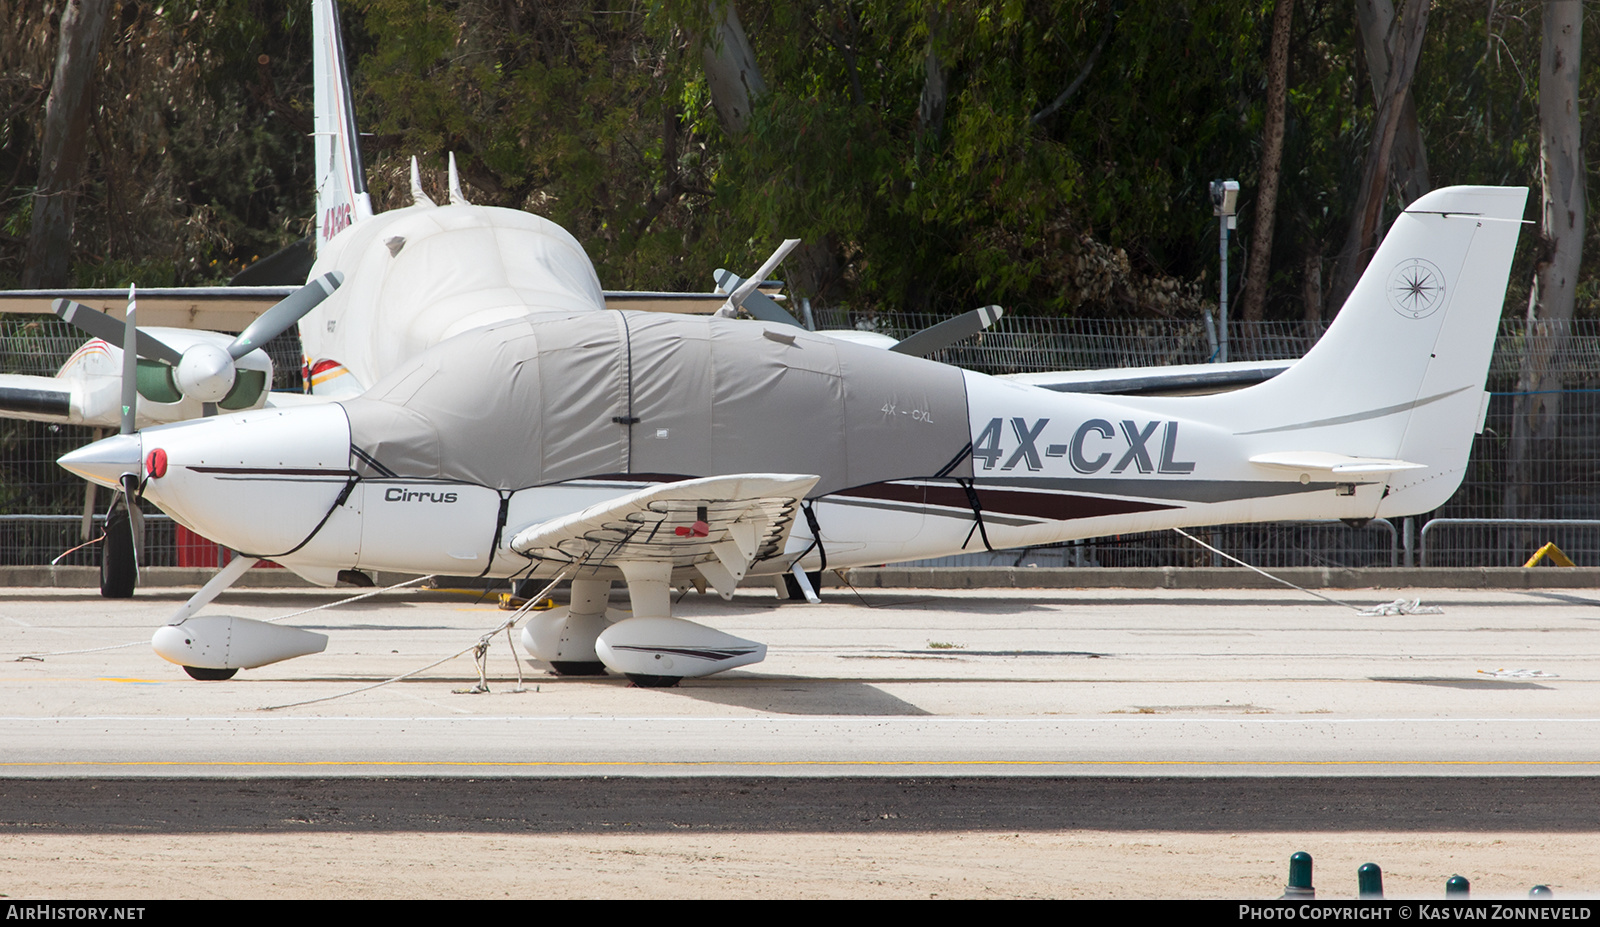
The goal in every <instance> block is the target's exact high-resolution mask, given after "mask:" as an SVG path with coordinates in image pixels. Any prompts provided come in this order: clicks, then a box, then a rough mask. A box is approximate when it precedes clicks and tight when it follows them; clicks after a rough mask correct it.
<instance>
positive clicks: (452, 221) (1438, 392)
mask: <svg viewBox="0 0 1600 927" xmlns="http://www.w3.org/2000/svg"><path fill="white" fill-rule="evenodd" d="M315 9H316V15H315V20H314V21H315V23H316V24H317V44H318V50H317V69H318V76H319V88H320V87H321V86H322V85H323V83H325V82H326V83H328V84H329V85H330V86H337V87H339V88H341V91H342V92H339V93H335V94H328V95H324V94H323V93H321V92H319V95H318V109H317V118H318V127H319V134H318V139H317V140H318V152H317V167H318V176H319V188H318V215H319V218H318V223H319V225H318V236H317V237H318V242H319V247H318V252H317V259H316V264H315V266H314V268H313V270H312V276H313V278H319V277H325V276H327V275H338V277H339V278H341V279H342V281H343V285H342V286H339V287H338V288H337V289H336V290H335V291H334V292H333V293H332V294H331V295H329V296H327V298H325V299H323V300H322V301H321V302H319V303H318V304H317V305H315V306H314V307H313V308H311V309H310V310H309V311H308V312H307V313H306V314H305V315H304V317H303V318H302V319H301V321H300V329H301V338H302V341H303V343H304V345H305V352H306V355H307V357H308V358H320V359H325V360H337V362H338V363H337V365H336V366H337V368H338V369H335V367H327V368H325V369H324V370H323V373H324V374H331V375H330V376H326V377H325V379H324V380H323V381H320V382H319V383H318V384H317V388H316V389H315V391H314V393H313V395H312V396H309V397H302V398H301V399H300V400H299V401H298V402H296V403H295V404H294V405H292V406H291V405H287V404H286V405H285V407H281V408H264V409H254V410H247V411H241V412H238V413H236V414H232V415H227V416H218V417H215V418H202V419H198V420H193V421H188V422H182V423H177V424H168V425H157V426H154V427H149V428H145V429H143V430H142V431H139V432H137V433H128V434H122V435H118V436H117V437H113V438H108V439H105V440H103V441H100V442H97V443H95V444H92V445H90V446H88V447H85V448H83V449H81V450H78V451H75V452H73V453H71V454H68V455H67V456H65V457H63V458H62V459H61V464H62V465H63V466H64V467H66V468H67V469H69V470H71V471H73V472H75V473H77V474H80V475H82V476H84V477H85V478H87V479H90V480H92V481H94V482H96V483H99V484H101V485H106V486H112V487H123V488H124V491H125V492H130V491H131V492H142V495H143V498H144V499H147V500H149V501H152V502H154V503H155V504H156V505H158V506H160V507H161V508H162V509H163V510H164V511H166V512H167V513H169V514H170V515H171V516H172V517H173V518H174V519H175V520H176V521H178V522H179V523H180V524H183V525H185V526H187V527H189V528H190V529H192V530H194V531H197V532H199V533H201V534H204V535H206V536H208V537H211V538H214V539H216V540H218V541H220V542H221V543H224V544H226V545H228V546H229V547H232V548H234V549H235V550H238V551H240V552H241V554H242V556H241V557H239V558H237V559H236V560H234V561H233V562H232V563H231V564H230V565H229V566H228V567H227V568H226V569H225V570H224V571H223V572H222V573H220V574H219V575H218V577H217V578H216V579H215V580H213V581H212V583H210V584H208V586H207V587H206V589H203V590H201V592H200V593H198V594H197V595H196V596H195V598H194V599H192V600H191V601H190V602H189V603H188V604H186V605H185V606H184V608H183V609H181V610H180V612H179V613H178V615H177V616H176V617H175V618H174V619H173V621H172V622H171V623H170V624H169V625H167V626H165V627H163V628H161V629H160V630H159V631H158V632H157V633H156V635H155V639H154V641H153V643H154V646H155V648H156V650H157V652H158V653H159V654H160V655H161V656H162V657H164V658H166V659H168V660H170V661H172V662H175V663H178V664H181V665H183V666H184V667H186V668H187V669H188V671H189V672H190V674H191V675H194V676H196V677H197V678H227V677H229V676H232V675H233V674H234V673H235V672H236V671H237V670H238V669H241V668H250V667H256V666H261V665H265V664H267V663H272V662H276V661H278V660H282V659H287V658H290V657H294V656H299V655H304V654H307V653H314V652H317V651H320V650H321V649H322V648H323V646H324V645H325V644H326V638H325V637H323V636H322V635H319V634H314V633H312V632H309V631H304V630H298V629H293V628H285V627H281V626H278V625H271V624H264V623H261V622H255V621H250V620H247V619H242V618H233V617H228V616H222V615H200V614H198V612H199V610H200V609H202V608H204V606H205V605H206V604H207V603H208V602H209V601H210V600H211V599H212V598H214V597H215V595H216V594H217V593H219V592H220V591H221V590H222V589H224V588H226V586H227V585H228V584H229V583H231V582H232V581H233V580H234V579H236V578H237V577H238V576H239V575H241V574H242V573H243V571H244V570H246V569H248V568H249V566H250V565H251V564H253V563H254V562H255V561H256V559H258V558H270V559H272V560H275V561H277V562H278V563H281V564H283V565H284V566H286V567H288V568H290V569H292V570H294V571H295V572H297V573H299V574H300V575H302V576H304V577H306V578H308V579H310V580H312V581H313V582H317V583H320V584H323V585H332V584H333V583H334V582H335V581H337V580H338V579H340V578H365V577H366V576H367V574H370V573H371V572H373V571H384V572H397V573H412V574H430V573H437V574H446V575H478V576H484V577H505V578H509V577H517V576H531V577H536V578H550V577H554V576H556V575H565V576H566V577H567V578H569V579H570V580H571V584H572V595H571V602H570V605H568V606H566V607H563V608H557V609H553V610H550V611H547V612H542V613H538V614H537V615H536V616H535V617H534V618H532V619H531V620H530V624H529V625H527V626H526V627H525V628H524V631H523V634H522V643H523V646H524V647H525V648H526V649H527V650H528V651H529V652H530V653H531V654H532V655H533V656H534V657H536V658H538V659H540V660H543V661H546V662H548V663H550V664H551V665H552V666H553V667H554V669H555V670H556V671H557V672H561V673H573V674H586V673H600V672H605V671H607V670H610V671H614V672H620V673H624V674H626V675H628V676H629V677H630V678H632V679H634V680H635V681H636V682H639V683H641V684H645V685H666V684H672V683H675V682H676V681H677V680H679V679H682V678H685V677H698V676H706V675H709V674H712V673H717V672H720V671H723V670H726V669H730V668H732V667H736V666H743V665H747V664H750V663H755V662H757V661H759V660H761V659H763V657H764V656H765V647H764V645H762V644H759V643H757V642H753V641H746V640H742V639H740V638H737V637H734V636H732V635H728V634H724V633H722V632H719V631H716V630H714V629H712V628H708V627H704V626H702V625H699V624H695V623H693V622H689V621H686V620H683V619H680V618H675V617H673V616H672V595H671V589H672V588H673V587H678V588H686V587H688V586H690V585H693V586H696V587H700V588H704V587H706V586H710V587H712V588H714V589H715V590H716V591H717V592H718V593H720V594H721V595H723V596H724V597H727V596H731V595H732V594H733V592H734V590H735V589H736V588H737V587H738V586H739V585H740V584H741V583H744V582H746V581H749V580H751V579H752V578H755V577H769V578H770V577H782V576H785V575H787V576H791V577H792V578H793V581H794V582H795V583H796V584H797V585H798V586H799V587H800V588H801V589H803V590H806V591H807V592H808V593H809V592H810V591H811V587H810V584H809V581H808V576H807V574H808V573H814V572H816V571H821V570H824V569H830V568H849V567H853V566H860V565H868V564H879V563H885V562H894V561H901V560H910V559H920V558H927V557H938V556H943V555H948V554H954V553H959V552H962V551H967V550H973V549H983V548H993V549H1000V548H1008V547H1021V546H1029V545H1040V544H1048V543H1053V542H1059V541H1064V540H1071V539H1076V538H1087V537H1096V536H1101V535H1107V534H1116V533H1126V532H1136V531H1150V530H1156V529H1163V528H1172V527H1186V526H1196V525H1212V524H1222V523H1228V522H1247V521H1268V520H1277V519H1327V518H1342V519H1357V520H1358V519H1367V518H1373V517H1378V516H1384V517H1394V516H1400V515H1408V514H1416V513H1420V512H1425V511H1428V510H1430V509H1433V508H1435V507H1437V506H1439V505H1440V504H1442V503H1443V502H1444V501H1445V500H1446V499H1447V498H1449V496H1450V495H1451V494H1452V493H1453V492H1454V491H1455V489H1456V487H1457V486H1458V485H1459V484H1460V482H1461V479H1462V476H1463V474H1464V472H1465V468H1466V465H1467V457H1468V452H1469V450H1470V447H1471V440H1472V435H1473V434H1474V432H1475V431H1476V430H1477V429H1478V428H1479V427H1481V423H1482V421H1483V415H1484V412H1485V410H1486V407H1487V399H1488V394H1487V393H1485V392H1484V389H1483V387H1484V383H1485V379H1486V376H1487V372H1488V367H1489V358H1490V353H1491V351H1492V348H1493V342H1494V335H1495V331H1496V328H1497V323H1498V320H1499V316H1500V308H1501V304H1502V301H1503V299H1504V294H1505V288H1506V281H1507V277H1508V274H1509V271H1510V264H1511V258H1512V252H1513V249H1514V247H1515V245H1516V241H1517V236H1518V232H1519V229H1520V223H1521V219H1522V215H1523V209H1524V205H1525V200H1526V195H1527V191H1526V190H1525V189H1522V188H1493V187H1454V188H1448V189H1443V190H1438V191H1435V192H1433V193H1430V194H1428V195H1426V196H1424V197H1423V198H1421V199H1419V200H1418V201H1416V202H1414V203H1413V204H1411V206H1410V207H1409V208H1408V209H1406V211H1405V212H1404V213H1402V214H1401V215H1400V216H1399V217H1398V218H1397V219H1396V221H1395V223H1394V225H1393V227H1392V229H1391V230H1390V232H1389V235H1388V237H1387V238H1386V239H1385V241H1384V242H1383V244H1382V246H1381V247H1380V248H1379V250H1378V252H1377V254H1376V255H1375V256H1374V257H1373V259H1372V261H1371V263H1370V265H1369V267H1368V270H1367V272H1366V274H1365V275H1364V276H1363V277H1362V279H1361V281H1360V283H1359V284H1358V285H1357V287H1356V289H1355V291H1354V292H1353V294H1352V295H1351V297H1350V299H1349V301H1348V302H1347V303H1346V305H1345V307H1344V309H1343V310H1342V311H1341V312H1340V314H1339V315H1338V317H1337V319H1336V320H1335V321H1334V322H1333V323H1332V325H1331V326H1330V327H1329V328H1328V331H1327V333H1326V334H1325V335H1324V336H1323V338H1322V340H1321V341H1320V342H1319V343H1318V344H1317V345H1316V347H1315V348H1313V349H1312V351H1311V352H1310V353H1309V354H1307V355H1306V356H1305V357H1304V358H1303V359H1301V360H1300V361H1299V362H1297V363H1295V364H1293V365H1292V366H1290V367H1288V369H1287V370H1284V371H1283V372H1281V373H1278V374H1277V375H1276V376H1274V377H1273V378H1271V379H1268V380H1266V381H1265V382H1260V383H1258V384H1256V385H1253V386H1248V387H1246V388H1242V389H1236V390H1233V391H1231V392H1221V393H1213V394H1210V395H1190V396H1146V395H1137V396H1136V395H1109V394H1098V395H1096V394H1085V393H1070V392H1069V393H1063V392H1060V391H1057V390H1061V389H1067V390H1070V389H1072V388H1073V386H1072V385H1071V384H1070V383H1069V382H1067V381H1069V380H1070V379H1071V378H1064V379H1063V381H1062V382H1061V383H1051V384H1047V385H1053V386H1054V387H1055V389H1050V388H1044V387H1041V386H1037V385H1032V384H1030V383H1026V382H1019V381H1018V380H1015V379H1006V378H996V377H989V376H985V375H982V374H978V373H973V372H970V371H965V370H961V369H958V368H955V367H952V366H948V365H945V364H940V363H937V362H934V361H930V360H926V359H924V358H923V357H920V356H916V355H917V354H918V353H921V351H920V350H910V349H909V346H908V349H907V350H905V351H899V350H889V351H885V350H882V349H881V347H883V345H875V344H864V343H860V341H861V339H860V338H859V337H855V336H850V337H843V336H835V335H830V334H829V333H824V332H809V331H806V330H804V329H802V328H799V327H797V326H795V325H793V324H784V323H783V322H782V321H779V320H771V319H768V320H755V321H749V320H740V319H734V318H724V317H721V315H713V316H710V317H700V316H688V315H681V314H672V313H650V312H637V311H630V310H625V309H620V310H614V311H606V310H607V308H608V306H607V302H608V301H607V298H606V294H605V292H604V291H603V290H602V289H601V287H600V283H599V281H598V279H597V277H596V274H595V271H594V268H593V266H592V265H591V263H590V262H589V260H588V258H587V256H586V255H585V254H584V251H583V249H582V247H581V246H580V245H579V244H578V242H577V241H576V240H575V239H574V238H573V237H572V236H571V235H570V234H568V233H567V232H566V231H564V230H562V229H561V228H559V227H558V226H556V225H555V224H553V223H551V222H549V221H547V220H544V219H541V218H539V217H536V216H532V215H528V214H526V213H520V212H515V211H512V210H503V209H491V208H485V207H477V206H471V205H469V204H467V203H465V201H464V199H463V198H461V197H459V189H457V188H456V185H455V184H452V194H451V202H450V203H449V204H446V205H437V206H436V205H433V204H432V202H431V201H428V200H427V199H426V197H425V196H421V195H420V189H419V190H418V191H417V192H418V194H419V195H418V197H417V198H416V199H417V202H416V204H415V205H413V206H411V207H407V208H404V209H398V210H394V211H391V212H387V213H383V214H381V215H373V214H372V212H371V209H370V207H369V206H368V205H367V202H366V197H365V194H364V192H363V190H362V189H361V182H360V180H359V177H360V169H359V155H358V153H357V151H356V148H355V135H354V128H353V123H352V122H351V121H350V120H349V117H348V102H349V101H348V93H347V90H344V89H343V88H344V85H343V84H342V83H340V81H342V79H343V68H342V63H341V62H340V58H341V57H342V55H341V53H340V52H339V40H338V32H337V20H336V18H335V16H336V14H335V11H334V9H333V4H332V3H331V0H317V3H316V6H315ZM323 78H326V79H327V80H326V81H324V80H323ZM329 126H331V128H329V129H328V130H327V132H326V135H324V134H323V132H324V128H325V127H329ZM779 256H781V255H775V256H774V260H772V261H769V262H768V266H767V267H764V268H763V269H762V270H761V271H759V272H757V273H756V274H755V275H754V276H753V277H752V279H753V280H762V279H764V278H765V275H766V273H767V272H768V271H769V270H770V268H771V266H772V265H773V264H775V261H776V258H777V257H779ZM741 290H746V291H747V290H748V286H747V284H746V282H740V283H738V284H734V285H733V295H730V296H729V297H728V300H729V303H730V307H731V306H734V305H737V304H736V302H735V299H736V297H738V293H739V292H740V291H741ZM985 312H986V310H980V311H979V313H980V315H981V314H983V313H985ZM963 324H966V323H963ZM909 340H910V339H908V341H909ZM615 582H622V583H623V584H625V585H626V587H627V589H628V594H629V599H630V604H631V611H622V610H619V609H616V608H613V607H611V605H610V594H611V587H612V584H613V583H615Z"/></svg>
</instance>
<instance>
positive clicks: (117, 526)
mask: <svg viewBox="0 0 1600 927" xmlns="http://www.w3.org/2000/svg"><path fill="white" fill-rule="evenodd" d="M138 583H139V563H138V560H137V559H136V556H135V554H134V543H133V520H132V519H131V518H129V517H128V507H127V506H126V505H123V504H121V503H118V504H114V505H112V506H111V511H110V512H109V513H107V514H106V540H105V544H103V545H102V549H101V551H100V594H101V595H102V596H104V597H105V598H108V599H131V598H133V590H134V587H135V586H137V585H138Z"/></svg>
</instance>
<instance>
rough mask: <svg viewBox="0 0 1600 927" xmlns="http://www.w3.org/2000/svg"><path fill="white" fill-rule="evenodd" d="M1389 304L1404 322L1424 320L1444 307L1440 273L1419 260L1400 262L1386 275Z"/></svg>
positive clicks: (1437, 269)
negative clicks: (1387, 278) (1406, 320)
mask: <svg viewBox="0 0 1600 927" xmlns="http://www.w3.org/2000/svg"><path fill="white" fill-rule="evenodd" d="M1389 305H1391V306H1393V307H1394V311H1396V312H1398V313H1400V314H1401V315H1403V316H1405V317H1406V318H1408V319H1425V318H1427V317H1428V316H1430V315H1433V313H1434V312H1435V311H1436V310H1438V308H1439V307H1440V306H1442V305H1444V274H1443V273H1442V272H1440V270H1439V268H1438V267H1436V266H1434V265H1433V264H1432V263H1431V262H1429V261H1424V260H1423V259H1422V258H1411V259H1410V260H1406V261H1401V262H1400V264H1399V266H1397V267H1395V269H1394V272H1393V273H1391V274H1390V275H1389Z"/></svg>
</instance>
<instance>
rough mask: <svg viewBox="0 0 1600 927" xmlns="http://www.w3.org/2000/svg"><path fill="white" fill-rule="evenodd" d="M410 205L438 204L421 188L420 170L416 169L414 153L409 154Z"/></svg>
mask: <svg viewBox="0 0 1600 927" xmlns="http://www.w3.org/2000/svg"><path fill="white" fill-rule="evenodd" d="M411 205H413V206H437V205H439V204H438V203H435V202H434V201H433V197H431V196H429V195H428V194H427V191H425V190H423V189H422V174H421V173H420V172H418V170H417V156H416V155H412V156H411Z"/></svg>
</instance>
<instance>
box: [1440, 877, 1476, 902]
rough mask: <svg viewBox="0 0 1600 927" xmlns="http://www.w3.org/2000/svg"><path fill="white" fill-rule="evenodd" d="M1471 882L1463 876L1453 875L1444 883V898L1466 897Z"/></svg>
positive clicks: (1469, 892) (1468, 893)
mask: <svg viewBox="0 0 1600 927" xmlns="http://www.w3.org/2000/svg"><path fill="white" fill-rule="evenodd" d="M1471 888H1472V883H1471V882H1468V881H1467V880H1466V878H1465V877H1464V876H1461V875H1453V876H1451V877H1450V880H1449V881H1448V882H1445V883H1444V896H1445V897H1446V898H1466V897H1468V896H1469V895H1470V894H1471V891H1470V889H1471Z"/></svg>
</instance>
